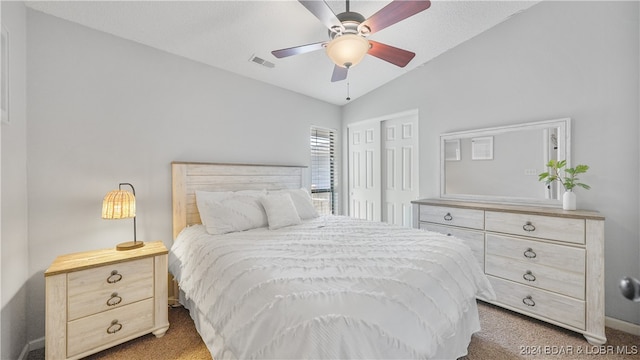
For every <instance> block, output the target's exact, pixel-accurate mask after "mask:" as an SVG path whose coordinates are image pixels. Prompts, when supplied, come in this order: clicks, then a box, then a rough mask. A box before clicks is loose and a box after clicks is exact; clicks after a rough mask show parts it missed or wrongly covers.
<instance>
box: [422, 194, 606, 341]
mask: <svg viewBox="0 0 640 360" xmlns="http://www.w3.org/2000/svg"><path fill="white" fill-rule="evenodd" d="M413 208H414V214H415V215H416V216H414V224H413V225H414V227H416V228H420V229H424V230H429V231H435V232H439V233H443V234H447V235H450V236H455V237H457V238H459V239H461V240H463V241H464V242H465V243H467V244H468V245H469V247H470V248H471V250H472V252H473V254H474V255H475V258H476V260H477V261H478V263H479V264H480V266H481V268H482V269H483V270H484V272H485V274H486V275H487V277H488V278H489V281H490V282H491V285H492V286H493V289H494V290H495V293H496V299H495V300H491V301H489V300H488V299H482V298H479V300H483V301H487V302H489V303H492V304H495V305H498V306H501V307H504V308H506V309H509V310H512V311H516V312H519V313H522V314H525V315H528V316H531V317H533V318H536V319H539V320H543V321H546V322H549V323H551V324H555V325H557V326H560V327H563V328H566V329H569V330H573V331H576V332H579V333H581V334H583V335H584V337H585V338H586V339H587V341H588V342H589V343H590V344H593V345H601V344H604V343H605V342H606V337H605V330H604V329H605V325H604V322H605V319H604V217H603V216H602V215H600V214H599V213H597V212H593V211H581V210H578V211H564V210H561V209H556V208H546V207H534V206H519V205H501V204H493V203H476V202H462V201H449V200H442V199H425V200H417V201H414V202H413Z"/></svg>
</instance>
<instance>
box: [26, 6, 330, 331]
mask: <svg viewBox="0 0 640 360" xmlns="http://www.w3.org/2000/svg"><path fill="white" fill-rule="evenodd" d="M27 45H28V54H29V57H28V63H27V65H28V100H29V112H28V118H29V122H28V127H27V134H28V143H29V146H28V189H29V245H30V249H31V255H30V266H29V273H30V274H31V276H32V279H31V280H30V283H29V291H30V296H29V303H28V310H29V319H28V330H29V331H28V332H29V339H37V338H39V337H42V336H43V335H44V310H45V308H44V280H43V275H42V274H43V271H44V270H46V268H47V267H48V265H49V264H50V263H51V261H52V260H53V259H54V257H55V256H56V255H60V254H65V253H69V252H77V251H83V250H89V249H99V248H110V247H114V246H115V245H116V244H117V243H119V242H122V241H128V240H130V239H131V237H132V236H133V234H132V231H133V230H132V227H133V225H132V222H131V221H129V220H117V221H106V220H102V219H101V218H100V210H101V203H102V197H103V196H104V195H105V194H106V193H107V192H108V191H109V190H112V189H114V188H116V187H117V186H118V183H119V182H131V183H132V184H133V185H134V186H135V187H136V195H137V204H136V205H137V210H138V211H137V215H138V217H137V225H138V239H140V240H143V241H151V240H162V241H164V242H165V244H166V245H167V246H170V245H171V234H172V232H171V175H170V162H171V161H176V160H177V161H207V162H239V163H277V164H296V165H308V164H309V160H310V153H309V127H310V126H311V125H312V124H314V125H318V126H323V127H328V128H336V129H339V128H340V109H339V108H338V107H337V106H334V105H329V104H327V103H324V102H320V101H317V100H313V99H311V98H308V97H305V96H302V95H299V94H295V93H293V92H289V91H286V90H283V89H280V88H277V87H273V86H270V85H267V84H264V83H261V82H257V81H254V80H250V79H247V78H243V77H240V76H237V75H233V74H231V73H228V72H225V71H221V70H218V69H214V68H211V67H209V66H206V65H203V64H200V63H196V62H193V61H189V60H186V59H183V58H180V57H177V56H174V55H170V54H167V53H164V52H161V51H158V50H155V49H152V48H149V47H145V46H142V45H140V44H137V43H134V42H130V41H126V40H123V39H120V38H117V37H114V36H111V35H108V34H105V33H101V32H97V31H94V30H90V29H88V28H85V27H82V26H80V25H77V24H73V23H70V22H66V21H63V20H60V19H58V18H55V17H51V16H48V15H45V14H42V13H39V12H35V11H32V10H29V11H28V38H27ZM213 45H214V44H212V46H213ZM249 55H250V54H248V55H247V58H249ZM265 71H269V70H268V69H266V68H265Z"/></svg>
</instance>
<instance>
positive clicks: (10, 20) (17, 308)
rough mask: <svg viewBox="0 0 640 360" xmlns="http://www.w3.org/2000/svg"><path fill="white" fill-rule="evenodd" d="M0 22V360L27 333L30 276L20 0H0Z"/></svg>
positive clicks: (17, 348)
mask: <svg viewBox="0 0 640 360" xmlns="http://www.w3.org/2000/svg"><path fill="white" fill-rule="evenodd" d="M1 6H2V25H3V26H4V27H5V28H6V29H7V31H8V33H9V52H8V54H9V65H10V72H9V85H10V93H9V111H10V114H9V115H10V118H9V120H10V125H5V124H3V125H1V129H0V131H1V133H2V140H1V143H2V151H1V152H2V160H1V161H2V170H1V171H2V190H1V191H2V194H1V196H2V212H1V213H2V217H1V219H0V229H2V230H1V232H2V233H1V234H0V239H1V240H2V243H1V244H0V246H1V249H0V252H1V254H2V259H1V260H0V261H1V262H0V264H1V266H2V268H1V269H0V273H1V274H2V280H1V284H2V290H1V293H2V311H1V312H0V318H1V319H2V326H1V329H0V333H1V334H2V335H1V337H0V342H1V343H2V347H1V352H0V359H16V358H18V356H19V355H20V352H21V351H22V349H23V348H24V345H25V344H26V343H27V341H28V340H30V339H29V338H27V324H26V316H27V312H26V303H27V296H28V290H27V280H28V277H29V272H28V269H29V242H28V239H27V234H28V232H27V151H26V150H27V135H26V119H27V114H26V111H27V108H26V104H27V96H26V86H27V85H26V56H27V53H26V45H25V39H26V36H27V35H26V8H25V6H24V5H23V4H22V2H6V1H2V3H1Z"/></svg>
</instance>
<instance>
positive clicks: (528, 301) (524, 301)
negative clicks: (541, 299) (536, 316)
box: [522, 296, 536, 307]
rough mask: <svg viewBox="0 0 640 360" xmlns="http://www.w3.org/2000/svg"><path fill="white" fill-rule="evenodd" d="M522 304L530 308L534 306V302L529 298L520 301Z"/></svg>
mask: <svg viewBox="0 0 640 360" xmlns="http://www.w3.org/2000/svg"><path fill="white" fill-rule="evenodd" d="M522 303H523V304H525V305H527V306H531V307H534V306H536V302H535V301H533V299H532V298H531V296H527V297H526V298H524V299H522Z"/></svg>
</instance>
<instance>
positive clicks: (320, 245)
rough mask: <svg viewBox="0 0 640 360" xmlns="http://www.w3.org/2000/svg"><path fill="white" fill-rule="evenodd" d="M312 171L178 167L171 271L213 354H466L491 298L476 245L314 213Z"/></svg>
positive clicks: (201, 165) (426, 356)
mask: <svg viewBox="0 0 640 360" xmlns="http://www.w3.org/2000/svg"><path fill="white" fill-rule="evenodd" d="M305 174H306V169H305V168H304V167H297V166H263V165H232V164H205V163H184V162H180V163H172V176H173V185H172V190H173V195H172V196H173V226H174V229H173V232H174V243H173V245H172V247H171V250H170V253H169V269H170V272H171V273H172V275H173V276H174V277H175V279H176V281H177V282H178V283H179V285H180V290H179V292H180V302H181V303H182V304H183V305H184V306H185V307H186V308H188V309H189V312H190V314H191V317H192V318H193V319H194V323H195V325H196V328H197V330H198V332H199V334H200V335H201V337H202V339H203V340H204V342H205V344H206V345H207V347H208V349H209V351H210V352H211V354H212V356H213V357H214V358H215V359H216V360H221V359H250V358H260V359H264V358H271V359H273V358H278V359H285V358H288V359H301V358H317V359H320V358H322V359H326V358H331V359H335V358H341V359H345V358H367V359H373V358H384V359H391V358H396V359H407V358H420V359H456V358H459V357H461V356H464V355H466V353H467V347H468V344H469V342H470V339H471V335H472V334H473V333H474V332H477V331H479V330H480V324H479V318H478V310H477V307H476V300H475V298H476V296H482V297H483V298H486V299H492V298H494V297H495V295H494V293H493V290H492V289H491V286H490V284H489V282H488V280H487V279H486V277H485V276H484V273H483V272H482V270H481V269H480V267H479V265H478V263H477V261H475V258H474V257H473V255H472V253H471V250H470V249H469V248H468V247H467V246H466V245H464V244H463V243H462V242H461V241H459V240H457V239H455V238H452V237H447V236H445V235H440V234H437V233H432V232H427V231H422V230H416V229H407V228H402V227H398V226H393V225H389V224H385V223H379V222H370V221H364V220H358V219H353V218H349V217H344V216H317V214H313V210H312V209H309V208H305V206H306V204H307V203H306V202H305V201H306V200H305V198H304V194H303V193H301V188H302V187H304V186H305V184H304V181H303V179H304V178H305ZM302 191H304V190H302ZM196 194H197V195H198V196H196ZM221 194H223V195H221ZM307 194H308V193H307ZM213 195H215V196H218V198H214V199H213V200H211V199H210V198H208V197H209V196H213ZM220 196H224V197H220ZM307 196H308V195H307ZM253 198H255V199H256V201H257V204H261V205H262V207H259V206H253V205H254V203H253V202H251V205H252V208H251V209H249V208H247V210H246V212H244V210H243V209H245V208H246V207H243V206H246V205H247V204H248V203H247V202H246V201H250V200H247V199H253ZM204 199H208V201H209V202H207V203H205V202H204V201H205V200H204ZM221 199H222V200H221ZM308 200H309V202H310V197H309V198H308ZM251 201H253V200H251ZM221 204H224V206H222V205H221ZM234 204H236V205H237V204H241V205H242V206H236V205H234ZM199 208H200V209H201V210H202V216H201V211H199ZM258 208H260V209H262V211H263V212H265V213H266V214H265V215H266V216H265V218H266V224H265V223H264V222H263V223H261V224H262V226H260V224H258V223H260V221H258V222H257V223H253V224H251V225H250V226H248V228H247V225H246V224H247V222H246V221H248V219H249V220H255V219H257V216H258V215H256V216H253V215H251V216H245V215H244V214H252V211H254V210H256V209H258ZM292 208H293V209H294V210H291V209H292ZM240 210H242V211H240ZM216 211H217V212H216ZM236 211H237V212H238V213H239V214H236V215H239V216H240V217H235V218H233V221H231V220H230V221H229V222H228V223H224V221H223V220H224V219H225V217H226V216H231V215H229V214H230V213H234V212H236ZM212 213H214V214H216V216H219V217H216V216H213V217H212V215H211V214H212ZM294 213H295V214H296V215H297V218H296V217H295V215H294ZM256 214H257V213H256ZM292 218H293V220H291V219H292ZM212 219H214V220H216V221H218V220H220V219H222V220H220V221H219V222H215V221H212ZM203 220H204V221H203ZM261 221H264V219H263V220H261ZM212 223H213V224H215V225H211V224H212ZM222 223H224V224H225V225H221V224H222ZM229 224H230V225H229ZM238 224H240V225H238ZM242 224H244V225H242ZM228 225H229V226H228ZM238 226H239V227H238ZM243 226H244V227H243Z"/></svg>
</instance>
